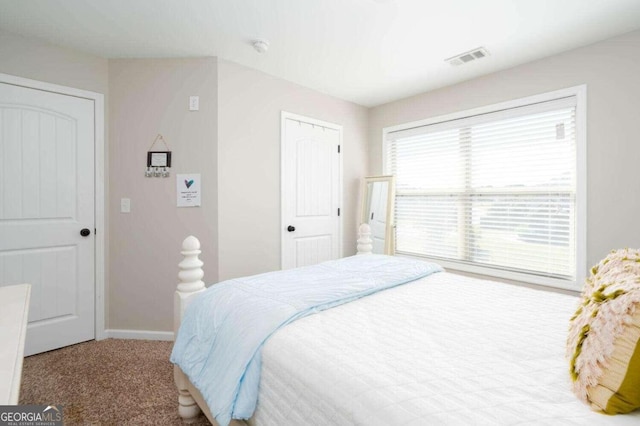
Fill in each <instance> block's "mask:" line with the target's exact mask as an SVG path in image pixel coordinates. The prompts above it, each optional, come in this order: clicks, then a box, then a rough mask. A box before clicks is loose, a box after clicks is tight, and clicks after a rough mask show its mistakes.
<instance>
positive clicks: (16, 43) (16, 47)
mask: <svg viewBox="0 0 640 426" xmlns="http://www.w3.org/2000/svg"><path fill="white" fill-rule="evenodd" d="M0 73H4V74H11V75H15V76H18V77H23V78H29V79H33V80H39V81H46V82H48V83H53V84H59V85H62V86H68V87H73V88H76V89H83V90H90V91H92V92H97V93H102V94H104V95H105V98H104V102H105V105H104V107H105V135H104V140H105V152H104V161H105V176H106V177H107V178H108V176H109V156H108V152H107V150H108V148H107V147H108V144H109V137H108V135H109V129H108V119H109V112H108V102H109V94H108V92H109V90H108V87H109V79H108V61H107V60H106V59H104V58H100V57H97V56H93V55H89V54H86V53H82V52H78V51H75V50H70V49H66V48H63V47H59V46H55V45H52V44H49V43H47V42H46V41H43V40H38V39H33V38H26V37H22V36H19V35H16V34H12V33H8V32H6V31H2V30H0ZM108 193H109V186H108V182H105V197H107V196H108ZM107 202H108V200H105V205H106V204H107ZM108 230H109V217H108V214H105V229H103V230H98V232H104V233H105V234H104V235H105V244H106V246H107V249H108V246H109V238H108ZM105 263H106V265H107V268H106V269H107V270H106V271H105V293H104V294H105V326H106V327H107V328H108V325H109V317H108V310H109V293H108V291H109V271H108V264H109V253H108V251H107V253H105Z"/></svg>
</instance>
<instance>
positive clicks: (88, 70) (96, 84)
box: [0, 30, 108, 95]
mask: <svg viewBox="0 0 640 426" xmlns="http://www.w3.org/2000/svg"><path fill="white" fill-rule="evenodd" d="M0 72H1V73H4V74H12V75H16V76H19V77H24V78H31V79H33V80H40V81H46V82H48V83H54V84H60V85H63V86H69V87H74V88H76V89H84V90H91V91H93V92H98V93H102V94H105V95H106V94H107V88H108V77H107V74H108V67H107V60H106V59H104V58H99V57H97V56H92V55H88V54H86V53H81V52H78V51H75V50H70V49H65V48H62V47H58V46H54V45H52V44H48V43H46V42H44V41H42V40H36V39H32V38H26V37H22V36H19V35H15V34H12V33H8V32H6V31H2V30H0Z"/></svg>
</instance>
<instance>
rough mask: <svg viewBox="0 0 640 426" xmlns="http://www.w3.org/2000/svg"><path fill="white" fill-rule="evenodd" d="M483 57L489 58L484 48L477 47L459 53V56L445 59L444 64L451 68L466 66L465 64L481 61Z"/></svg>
mask: <svg viewBox="0 0 640 426" xmlns="http://www.w3.org/2000/svg"><path fill="white" fill-rule="evenodd" d="M485 56H489V51H488V50H487V49H485V48H484V47H478V48H476V49H473V50H470V51H468V52H464V53H460V54H459V55H456V56H452V57H451V58H448V59H445V62H448V63H449V64H450V65H453V66H458V65H462V64H466V63H467V62H471V61H475V60H476V59H482V58H484V57H485Z"/></svg>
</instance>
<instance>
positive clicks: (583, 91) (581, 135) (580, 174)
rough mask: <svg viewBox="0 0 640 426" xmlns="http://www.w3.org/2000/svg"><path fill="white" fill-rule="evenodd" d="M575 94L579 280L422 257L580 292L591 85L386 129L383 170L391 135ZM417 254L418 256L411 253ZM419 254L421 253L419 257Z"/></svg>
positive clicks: (584, 271)
mask: <svg viewBox="0 0 640 426" xmlns="http://www.w3.org/2000/svg"><path fill="white" fill-rule="evenodd" d="M569 96H575V98H576V112H575V130H576V271H575V277H576V280H575V281H568V280H563V279H558V278H553V277H546V276H541V275H536V274H533V273H531V274H529V273H524V272H515V271H507V270H501V269H495V268H489V267H483V266H478V265H470V264H468V263H465V262H457V261H453V260H442V259H434V258H430V257H428V256H419V258H420V259H427V260H431V261H434V262H437V263H439V264H440V265H442V266H444V267H445V268H448V269H452V270H458V271H464V272H470V273H474V274H479V275H485V276H490V277H497V278H503V279H507V280H513V281H521V282H526V283H531V284H537V285H543V286H549V287H556V288H563V289H567V290H575V291H578V290H580V289H581V288H582V284H583V283H584V280H585V278H586V274H587V86H586V85H584V84H583V85H580V86H574V87H569V88H566V89H561V90H556V91H553V92H547V93H542V94H539V95H534V96H528V97H526V98H521V99H515V100H511V101H507V102H501V103H497V104H493V105H487V106H483V107H479V108H473V109H468V110H465V111H459V112H454V113H451V114H446V115H440V116H437V117H431V118H427V119H423V120H418V121H412V122H409V123H403V124H398V125H395V126H390V127H385V128H383V129H382V170H383V174H385V175H386V174H390V173H391V171H390V170H388V168H387V148H388V146H387V145H388V144H389V143H390V142H388V141H387V134H388V133H391V132H397V131H401V130H407V129H411V128H414V127H420V126H428V125H433V124H436V123H441V122H445V121H451V120H458V119H461V118H466V117H470V116H474V115H479V114H487V113H492V112H497V111H501V110H506V109H511V108H518V107H523V106H527V105H531V104H536V103H540V102H548V101H553V100H556V99H560V98H566V97H569ZM408 257H414V256H408ZM415 257H418V256H415Z"/></svg>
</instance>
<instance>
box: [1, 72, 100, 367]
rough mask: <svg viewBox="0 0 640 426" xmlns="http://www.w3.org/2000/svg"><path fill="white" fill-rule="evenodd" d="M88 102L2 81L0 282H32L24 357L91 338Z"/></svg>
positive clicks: (91, 188)
mask: <svg viewBox="0 0 640 426" xmlns="http://www.w3.org/2000/svg"><path fill="white" fill-rule="evenodd" d="M94 138H95V136H94V101H93V100H89V99H84V98H79V97H74V96H68V95H62V94H58V93H52V92H47V91H43V90H37V89H31V88H26V87H20V86H15V85H12V84H6V83H0V285H2V286H4V285H12V284H21V283H29V284H31V285H32V290H31V305H30V310H29V327H28V331H27V341H26V348H25V353H26V355H29V354H34V353H38V352H43V351H48V350H51V349H55V348H59V347H62V346H67V345H70V344H73V343H78V342H82V341H86V340H91V339H93V338H94V336H95V331H94V321H95V317H94V309H95V308H94V306H95V305H94V297H95V288H94V285H95V277H94V263H95V247H94V226H95V225H94V209H95V207H94V202H95V201H94V199H95V198H94V149H95V148H94Z"/></svg>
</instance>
